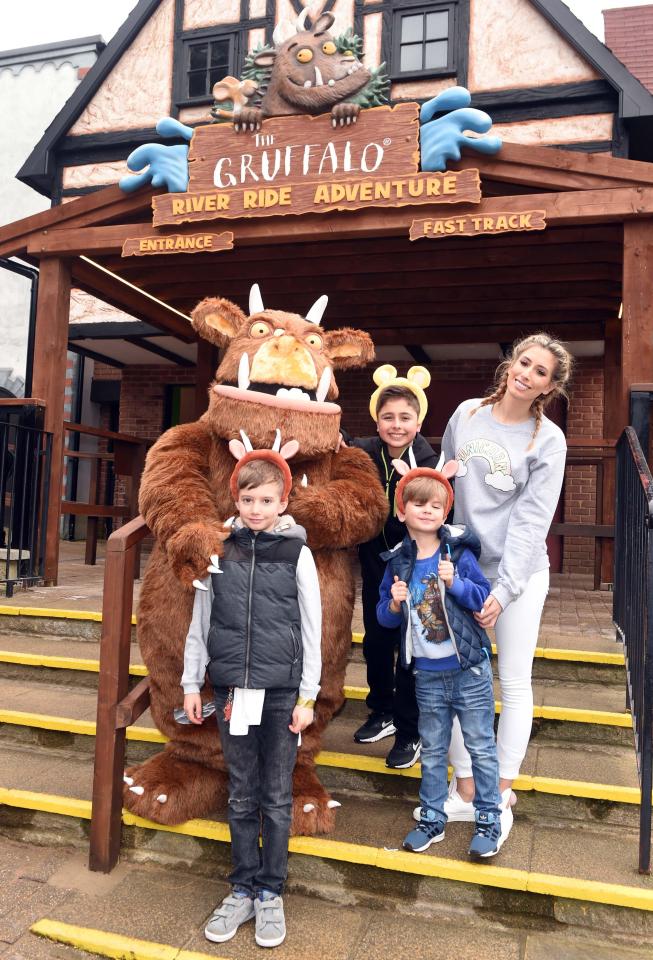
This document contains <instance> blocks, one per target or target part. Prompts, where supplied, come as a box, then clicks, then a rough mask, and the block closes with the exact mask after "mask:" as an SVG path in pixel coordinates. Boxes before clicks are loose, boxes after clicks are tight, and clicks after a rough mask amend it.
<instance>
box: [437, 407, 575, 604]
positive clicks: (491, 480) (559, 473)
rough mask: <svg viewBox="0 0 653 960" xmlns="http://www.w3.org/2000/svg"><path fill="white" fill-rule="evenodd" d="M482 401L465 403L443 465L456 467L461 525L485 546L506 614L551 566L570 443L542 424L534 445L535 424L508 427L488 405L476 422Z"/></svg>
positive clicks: (452, 424)
mask: <svg viewBox="0 0 653 960" xmlns="http://www.w3.org/2000/svg"><path fill="white" fill-rule="evenodd" d="M480 403H481V401H480V400H476V399H474V400H465V402H464V403H461V404H460V406H459V407H458V409H457V410H456V411H455V412H454V414H453V415H452V417H451V419H450V420H449V423H448V424H447V428H446V430H445V433H444V436H443V438H442V452H443V453H444V457H445V460H453V459H456V460H458V473H457V474H456V484H455V494H456V500H455V512H454V518H455V522H456V523H464V524H467V525H469V526H470V527H471V528H472V529H473V530H474V532H475V533H476V534H477V536H478V537H479V539H480V541H481V557H480V566H481V569H482V571H483V573H484V574H485V576H486V577H487V578H488V580H490V581H491V582H492V594H493V595H494V596H495V597H496V599H497V600H498V601H499V603H500V604H501V607H502V608H503V609H504V610H505V609H506V607H507V606H508V604H509V603H511V602H512V601H513V600H516V599H517V597H519V596H520V595H521V594H522V593H523V591H524V589H525V587H526V584H527V582H528V579H529V577H530V576H531V575H532V574H534V573H536V572H537V571H538V570H544V569H546V568H547V567H548V566H549V557H548V554H547V550H546V536H547V533H548V531H549V527H550V526H551V520H552V518H553V514H554V511H555V508H556V505H557V503H558V498H559V496H560V489H561V487H562V480H563V476H564V469H565V457H566V454H567V444H566V441H565V436H564V434H563V432H562V431H561V430H560V428H559V427H557V426H556V425H555V424H554V423H553V422H552V421H551V420H549V419H548V418H547V417H544V418H543V420H542V424H541V426H540V429H539V431H538V433H537V436H536V438H535V442H534V443H533V446H532V447H531V448H530V449H528V447H529V444H530V443H531V439H532V434H533V430H534V429H535V420H534V419H530V420H528V421H526V422H525V423H518V424H503V423H499V422H498V421H497V420H495V419H494V416H493V415H492V408H491V407H490V406H487V407H481V408H480V410H477V412H476V413H475V414H474V415H473V416H471V417H470V413H471V411H472V410H475V409H476V408H477V407H478V406H479V404H480Z"/></svg>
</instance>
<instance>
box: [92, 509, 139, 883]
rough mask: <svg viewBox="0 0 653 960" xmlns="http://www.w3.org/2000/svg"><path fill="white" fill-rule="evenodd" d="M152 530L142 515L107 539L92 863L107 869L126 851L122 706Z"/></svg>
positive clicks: (106, 870) (93, 865)
mask: <svg viewBox="0 0 653 960" xmlns="http://www.w3.org/2000/svg"><path fill="white" fill-rule="evenodd" d="M147 532H148V530H147V526H146V525H145V521H144V520H143V518H142V517H136V518H135V519H134V520H130V522H129V523H127V524H125V526H124V527H121V528H120V529H119V530H116V532H115V533H112V534H111V536H110V537H109V540H108V541H107V553H106V560H105V571H104V596H103V600H102V640H101V644H100V676H99V681H98V704H97V727H96V737H95V768H94V771H93V812H92V818H91V838H90V840H91V842H90V856H89V868H90V869H91V870H98V871H101V872H102V873H109V872H110V871H111V870H112V869H113V868H114V867H115V865H116V863H117V862H118V857H119V854H120V815H121V809H122V787H123V779H122V778H123V769H124V762H125V728H124V726H119V725H118V717H117V712H118V705H119V703H120V701H121V700H123V699H124V698H125V697H126V696H127V691H128V687H129V653H130V645H131V617H132V598H133V590H134V565H135V562H136V552H137V550H136V548H137V545H138V543H139V542H140V541H141V540H142V539H143V537H144V536H145V535H146V534H147Z"/></svg>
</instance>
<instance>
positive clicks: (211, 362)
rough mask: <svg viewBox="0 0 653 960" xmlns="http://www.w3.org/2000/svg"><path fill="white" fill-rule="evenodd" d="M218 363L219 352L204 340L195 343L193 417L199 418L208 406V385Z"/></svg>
mask: <svg viewBox="0 0 653 960" xmlns="http://www.w3.org/2000/svg"><path fill="white" fill-rule="evenodd" d="M219 362H220V357H219V350H218V348H217V347H214V346H213V344H212V343H208V341H206V340H199V341H198V343H197V377H196V380H195V415H196V416H197V417H201V416H202V414H203V413H206V408H207V407H208V405H209V401H208V389H209V384H210V383H211V381H212V380H213V377H214V376H215V371H216V370H217V369H218V364H219Z"/></svg>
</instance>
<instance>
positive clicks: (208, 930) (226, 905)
mask: <svg viewBox="0 0 653 960" xmlns="http://www.w3.org/2000/svg"><path fill="white" fill-rule="evenodd" d="M253 916H254V901H253V900H252V898H251V897H235V896H234V895H233V894H229V896H228V897H225V898H224V900H223V901H222V903H221V904H220V906H219V907H216V908H215V910H214V911H213V913H212V914H211V916H210V917H209V920H208V922H207V924H206V927H205V928H204V936H205V937H206V939H207V940H211V941H212V942H213V943H224V942H225V940H231V938H232V937H233V936H234V935H235V933H236V930H237V929H238V927H239V926H240V925H241V923H245V922H246V921H247V920H251V919H252V917H253ZM257 924H258V920H257Z"/></svg>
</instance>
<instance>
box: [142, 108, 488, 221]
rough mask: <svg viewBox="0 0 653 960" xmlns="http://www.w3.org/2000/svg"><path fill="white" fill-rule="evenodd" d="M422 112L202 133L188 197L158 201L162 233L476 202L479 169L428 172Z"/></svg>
mask: <svg viewBox="0 0 653 960" xmlns="http://www.w3.org/2000/svg"><path fill="white" fill-rule="evenodd" d="M418 142H419V107H418V105H417V104H415V103H405V104H399V105H398V106H396V107H375V108H372V109H369V110H365V111H364V112H362V113H361V114H360V116H359V119H358V122H357V123H355V124H354V123H352V124H349V125H343V126H338V127H336V128H335V129H334V127H333V125H332V122H331V117H330V116H328V115H326V116H325V115H322V116H318V117H309V116H291V117H274V118H271V119H269V120H265V121H264V122H263V124H262V126H261V130H260V131H248V132H246V133H245V132H240V133H237V132H236V131H235V130H234V128H233V126H232V125H231V124H226V123H225V124H212V125H210V126H205V127H198V128H197V129H196V130H195V132H194V135H193V139H192V141H191V146H190V152H189V170H190V182H189V190H188V191H187V192H186V193H172V194H163V195H160V196H156V197H154V198H153V200H152V205H153V208H154V218H153V224H154V226H155V227H159V226H168V225H174V224H180V223H187V222H195V221H206V220H223V219H233V218H239V217H260V216H265V217H269V216H287V215H288V214H302V213H327V212H331V211H334V210H358V209H361V208H365V207H370V206H372V207H399V206H405V205H422V204H429V205H430V204H441V203H446V204H451V203H478V202H480V199H481V192H480V180H479V175H478V170H477V169H475V168H470V169H467V170H463V171H460V172H453V171H450V172H446V173H421V172H420V170H419V149H418Z"/></svg>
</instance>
